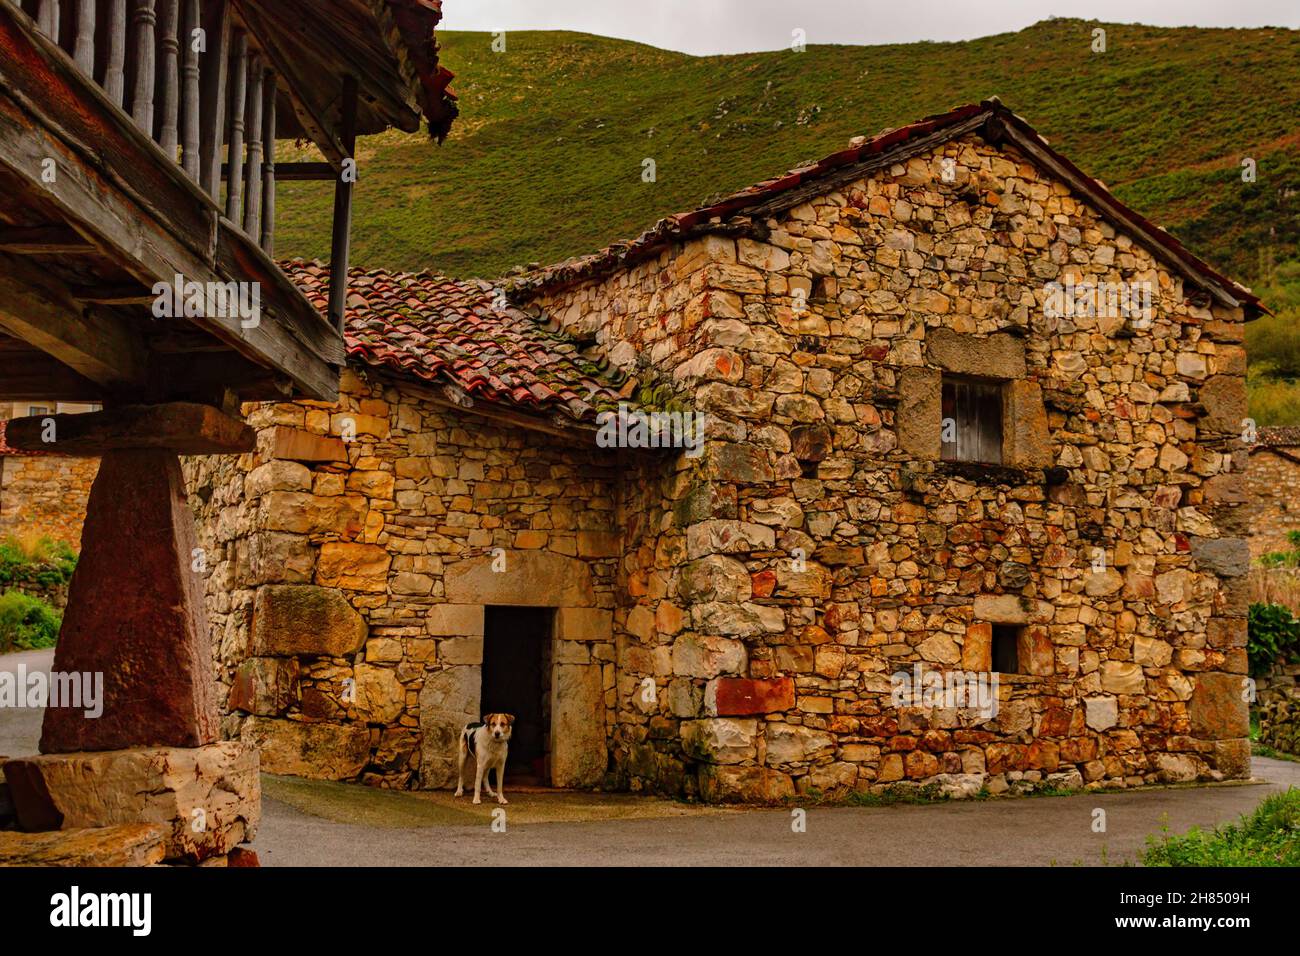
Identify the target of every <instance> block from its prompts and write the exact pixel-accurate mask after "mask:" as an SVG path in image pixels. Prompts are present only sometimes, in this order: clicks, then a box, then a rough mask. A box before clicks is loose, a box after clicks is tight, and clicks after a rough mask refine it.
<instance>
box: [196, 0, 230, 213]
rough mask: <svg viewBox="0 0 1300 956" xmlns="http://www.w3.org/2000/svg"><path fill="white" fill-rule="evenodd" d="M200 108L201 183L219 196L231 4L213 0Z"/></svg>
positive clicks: (227, 79)
mask: <svg viewBox="0 0 1300 956" xmlns="http://www.w3.org/2000/svg"><path fill="white" fill-rule="evenodd" d="M202 81H203V89H202V90H201V92H200V96H199V102H200V103H201V104H202V106H201V107H200V109H201V110H202V112H203V130H202V142H201V143H200V144H199V152H200V154H201V155H202V159H203V162H202V166H203V168H202V170H201V175H202V177H203V181H202V183H201V185H202V186H203V188H204V189H205V190H206V191H207V193H208V195H209V196H211V197H212V198H213V199H215V200H218V201H219V200H220V199H221V147H222V145H223V141H224V139H225V135H226V87H227V86H228V85H229V84H230V4H229V3H228V2H227V0H214V3H213V6H212V9H211V12H210V14H209V20H208V51H207V53H206V54H205V55H204V57H203V68H202Z"/></svg>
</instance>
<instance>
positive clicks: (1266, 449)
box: [1246, 427, 1300, 558]
mask: <svg viewBox="0 0 1300 956" xmlns="http://www.w3.org/2000/svg"><path fill="white" fill-rule="evenodd" d="M1256 437H1257V438H1258V441H1257V442H1256V443H1255V444H1254V445H1251V447H1250V471H1249V472H1248V474H1247V478H1246V481H1247V488H1248V489H1249V498H1250V553H1251V556H1252V557H1256V558H1257V557H1259V556H1260V555H1261V554H1268V553H1269V552H1271V551H1295V550H1297V549H1296V546H1295V545H1293V544H1292V543H1291V541H1290V540H1289V539H1288V538H1287V535H1288V534H1290V533H1291V532H1292V531H1300V428H1293V427H1291V428H1288V427H1265V428H1260V429H1259V430H1258V434H1257V436H1256Z"/></svg>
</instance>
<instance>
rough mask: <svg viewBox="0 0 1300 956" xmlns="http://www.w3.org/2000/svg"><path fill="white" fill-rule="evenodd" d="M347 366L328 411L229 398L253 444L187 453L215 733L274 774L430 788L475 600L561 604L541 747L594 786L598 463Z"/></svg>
mask: <svg viewBox="0 0 1300 956" xmlns="http://www.w3.org/2000/svg"><path fill="white" fill-rule="evenodd" d="M365 374H366V373H364V372H362V373H358V372H356V371H353V370H349V371H345V372H344V374H343V378H342V388H341V397H340V402H339V404H338V405H328V404H324V403H315V402H300V403H292V404H262V405H257V406H251V407H247V408H246V411H247V413H248V415H247V417H248V421H249V422H250V424H252V425H253V426H254V427H255V428H256V429H257V432H258V449H257V451H256V452H255V453H252V454H248V455H244V456H241V457H239V458H232V457H224V458H215V457H214V458H196V459H190V460H188V461H187V462H186V471H187V478H188V484H189V487H190V491H191V503H192V506H193V507H194V509H195V511H196V512H197V514H198V517H199V525H200V541H201V544H202V546H203V548H204V549H205V552H206V563H207V570H208V581H207V595H208V610H209V614H210V616H211V623H212V627H213V632H214V634H215V635H216V640H217V642H218V644H219V649H218V652H217V662H216V667H217V679H218V681H219V683H220V685H221V686H222V688H223V692H224V693H225V694H226V695H228V696H227V701H228V703H227V707H226V712H225V717H224V724H223V731H224V733H225V735H226V736H227V737H231V738H240V739H243V740H245V741H249V742H253V743H256V744H258V745H259V746H260V747H261V750H262V766H263V769H265V770H268V771H271V772H279V773H293V774H300V775H303V776H310V777H326V778H332V779H341V780H342V779H361V780H363V781H365V782H367V783H371V784H375V785H382V786H394V787H406V786H416V785H423V786H445V785H447V784H448V783H449V782H450V781H451V775H452V774H453V773H454V767H455V747H456V734H457V733H458V731H459V729H460V727H462V726H463V725H464V724H465V723H467V722H468V721H470V720H477V719H478V717H479V716H480V711H479V688H480V665H481V663H482V656H483V622H484V614H483V606H484V605H490V604H519V605H540V606H548V607H557V608H559V609H560V610H558V611H557V613H556V619H555V623H554V638H555V641H554V644H553V647H554V653H553V659H554V662H555V664H554V671H553V678H554V683H555V686H554V687H553V688H552V691H553V697H552V710H553V719H554V721H555V723H556V724H558V725H561V726H569V727H570V728H571V733H569V734H568V735H567V736H566V737H565V745H564V748H562V752H559V753H553V754H552V760H553V763H554V764H555V765H556V767H555V769H556V773H557V775H558V776H559V778H560V779H561V780H562V781H563V782H567V783H571V784H575V785H577V784H583V785H590V784H595V783H600V782H602V781H603V779H604V774H605V770H606V758H605V754H606V752H607V733H608V730H609V728H612V725H613V722H614V720H613V716H614V715H613V703H614V701H613V692H614V669H613V659H614V644H613V636H612V629H611V620H612V613H611V612H612V608H613V605H614V597H613V588H614V584H613V582H614V577H615V565H616V557H617V553H618V544H617V541H618V535H617V533H616V531H615V527H616V526H615V489H614V485H613V474H614V459H613V458H612V457H611V456H610V455H609V454H608V453H605V452H601V451H599V450H597V449H595V448H594V447H593V448H592V449H591V450H590V451H588V450H584V449H583V448H582V447H581V446H578V445H575V443H573V442H572V441H565V440H562V439H556V438H550V437H548V436H545V435H538V434H536V433H532V432H525V431H523V430H521V429H517V428H512V427H510V426H496V425H493V424H491V423H489V422H485V421H484V420H483V419H481V418H478V417H476V416H472V415H467V414H463V413H461V412H460V411H458V410H456V409H452V408H448V407H447V404H446V402H445V401H444V402H436V401H434V400H433V399H432V396H431V394H430V393H428V392H425V391H423V390H422V389H420V388H419V387H417V386H415V385H411V384H406V383H397V382H394V381H385V380H382V379H380V378H377V377H375V376H373V375H370V376H369V380H368V381H367V380H366V379H364V378H363V377H361V376H362V375H365ZM352 428H355V440H352V441H344V440H343V436H345V435H347V434H348V433H349V432H350V430H351V429H352ZM495 549H502V551H501V556H502V557H503V558H504V561H505V569H506V570H505V571H504V572H503V573H498V572H495V571H494V570H493V569H492V562H493V560H494V558H495V557H496V556H497V555H496V554H495V553H494V551H495ZM349 681H352V682H354V684H352V685H349V683H348V682H349ZM349 686H352V687H353V688H354V693H351V694H350V693H349ZM607 697H608V705H609V706H608V710H607V708H606V703H607V700H606V698H607Z"/></svg>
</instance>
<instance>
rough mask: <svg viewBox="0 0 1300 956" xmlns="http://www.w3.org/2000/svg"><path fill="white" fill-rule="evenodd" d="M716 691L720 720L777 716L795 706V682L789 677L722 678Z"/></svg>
mask: <svg viewBox="0 0 1300 956" xmlns="http://www.w3.org/2000/svg"><path fill="white" fill-rule="evenodd" d="M714 689H715V693H716V701H717V714H718V716H719V717H735V716H740V715H742V714H776V713H781V712H783V711H787V710H789V709H790V708H792V707H793V706H794V680H793V679H792V678H789V677H776V678H772V679H771V680H754V679H753V678H748V677H719V678H718V679H717V682H716V684H715V685H714Z"/></svg>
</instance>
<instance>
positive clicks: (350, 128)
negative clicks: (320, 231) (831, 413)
mask: <svg viewBox="0 0 1300 956" xmlns="http://www.w3.org/2000/svg"><path fill="white" fill-rule="evenodd" d="M341 106H342V110H341V113H342V115H341V117H340V124H341V125H340V127H339V138H340V139H341V140H342V143H343V148H344V150H345V151H346V152H347V155H348V157H350V158H355V156H356V152H357V79H356V77H354V76H352V75H351V74H349V75H347V76H345V77H344V78H343V101H342V104H341ZM350 179H351V177H348V176H346V175H343V174H340V175H339V179H338V182H337V183H335V185H334V237H333V243H332V247H331V250H330V320H331V321H332V322H333V323H334V327H335V328H336V329H338V330H339V332H340V333H341V332H342V331H343V323H344V317H345V315H346V313H347V304H348V256H349V253H350V252H351V248H352V247H351V239H352V185H353V184H352V182H351V181H350Z"/></svg>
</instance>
